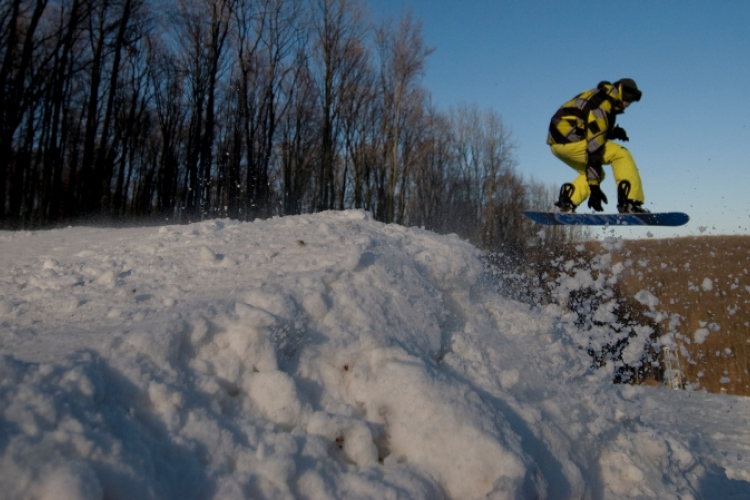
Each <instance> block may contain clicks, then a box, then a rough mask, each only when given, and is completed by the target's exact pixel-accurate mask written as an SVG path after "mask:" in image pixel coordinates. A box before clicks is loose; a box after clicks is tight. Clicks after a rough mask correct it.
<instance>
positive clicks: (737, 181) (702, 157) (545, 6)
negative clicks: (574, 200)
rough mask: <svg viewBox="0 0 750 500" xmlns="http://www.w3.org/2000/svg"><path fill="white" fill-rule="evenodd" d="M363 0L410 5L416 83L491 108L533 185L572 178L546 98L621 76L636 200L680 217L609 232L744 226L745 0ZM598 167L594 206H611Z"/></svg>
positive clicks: (749, 140)
mask: <svg viewBox="0 0 750 500" xmlns="http://www.w3.org/2000/svg"><path fill="white" fill-rule="evenodd" d="M369 4H370V8H371V11H372V13H373V15H374V16H375V18H376V19H377V18H380V17H382V16H392V17H398V16H399V15H401V14H403V13H404V12H406V11H407V10H408V9H411V11H412V12H413V14H414V17H415V18H416V19H418V20H421V21H422V23H423V33H424V37H425V41H426V43H427V45H428V46H431V47H434V48H435V49H436V50H435V52H434V53H433V54H432V55H431V56H429V58H428V61H427V62H428V64H427V72H426V75H425V78H424V80H423V84H424V85H425V86H426V87H427V88H428V89H430V91H431V93H432V98H433V102H434V103H435V104H436V105H437V106H438V107H440V108H441V109H445V110H447V109H448V108H450V107H451V106H456V105H457V104H460V103H470V104H476V105H477V106H478V107H479V108H480V109H494V110H496V111H498V112H499V113H500V114H501V115H502V117H503V120H504V122H505V125H506V126H508V127H510V128H511V130H512V131H513V137H514V140H515V142H516V144H517V154H516V157H517V160H518V172H519V173H521V174H522V175H524V176H526V177H527V178H532V177H533V178H534V179H535V180H537V181H542V182H545V183H553V184H555V185H559V184H562V183H564V182H568V181H570V180H571V179H572V178H573V177H574V176H575V175H574V172H573V171H572V170H571V169H570V168H569V167H567V166H566V165H564V164H563V163H562V162H560V161H559V160H557V159H556V158H555V157H553V156H552V154H551V153H550V152H549V148H548V146H547V145H546V142H545V141H546V135H547V126H548V125H549V119H550V117H551V116H552V114H553V113H554V112H555V111H556V110H557V108H558V107H559V106H560V105H562V104H563V103H564V102H566V101H567V100H569V99H570V98H572V97H573V96H575V95H576V94H578V93H580V92H582V91H583V90H586V89H589V88H593V87H595V86H596V84H597V83H598V82H599V81H601V80H609V81H615V80H618V79H620V78H625V77H627V78H633V79H634V80H635V81H636V82H637V83H638V86H639V87H640V88H641V90H642V91H643V98H642V99H641V101H640V102H638V103H634V104H633V105H632V106H631V107H630V108H629V109H628V110H627V112H626V113H625V114H624V115H621V116H619V117H618V124H619V125H620V126H622V127H623V128H625V129H626V130H627V132H628V135H629V136H630V142H628V143H625V145H626V146H627V147H628V149H630V151H631V152H632V153H633V156H634V158H635V160H636V162H637V164H638V167H639V170H640V172H641V177H642V180H643V184H644V190H645V193H646V207H647V208H648V209H649V210H651V211H652V212H663V211H682V212H686V213H688V214H689V215H690V216H691V221H690V222H689V223H688V225H686V226H684V227H682V228H669V229H658V230H657V229H648V230H646V229H641V228H639V229H632V230H624V229H618V231H617V233H618V234H622V235H623V236H625V237H638V236H654V237H669V236H675V235H677V236H684V235H691V234H695V235H700V234H750V95H749V94H750V92H749V90H750V89H748V86H749V85H750V1H748V0H721V1H715V2H709V1H706V0H680V1H678V0H642V1H641V0H638V1H620V2H611V1H601V2H584V1H576V0H569V1H567V2H560V1H553V0H513V1H509V0H442V1H435V0H369ZM605 169H606V172H607V174H608V176H607V179H605V181H604V184H603V189H604V192H605V194H607V196H608V198H609V200H610V202H609V205H606V206H605V209H606V211H613V212H615V211H616V210H617V208H616V205H617V202H616V190H615V185H614V181H613V180H612V175H611V169H610V167H608V166H607V167H605ZM583 208H585V210H582V209H583ZM579 211H581V212H588V211H589V209H588V208H586V207H581V208H579ZM609 231H610V232H611V230H609Z"/></svg>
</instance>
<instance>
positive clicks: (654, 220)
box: [523, 211, 690, 226]
mask: <svg viewBox="0 0 750 500" xmlns="http://www.w3.org/2000/svg"><path fill="white" fill-rule="evenodd" d="M523 214H524V215H525V216H526V217H528V218H529V219H531V220H533V221H534V222H538V223H539V224H544V225H545V226H562V225H565V226H683V225H685V224H687V222H688V221H689V220H690V217H689V216H688V215H687V214H684V213H682V212H661V213H655V214H650V213H649V214H576V213H568V214H563V213H557V212H534V211H527V212H523Z"/></svg>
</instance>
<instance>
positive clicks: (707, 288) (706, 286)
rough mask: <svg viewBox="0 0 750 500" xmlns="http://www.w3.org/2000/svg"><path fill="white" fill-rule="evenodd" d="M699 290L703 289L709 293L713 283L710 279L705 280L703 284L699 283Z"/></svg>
mask: <svg viewBox="0 0 750 500" xmlns="http://www.w3.org/2000/svg"><path fill="white" fill-rule="evenodd" d="M701 288H703V289H704V290H705V291H707V292H710V291H711V290H713V289H714V282H713V281H711V279H710V278H706V279H704V280H703V283H701Z"/></svg>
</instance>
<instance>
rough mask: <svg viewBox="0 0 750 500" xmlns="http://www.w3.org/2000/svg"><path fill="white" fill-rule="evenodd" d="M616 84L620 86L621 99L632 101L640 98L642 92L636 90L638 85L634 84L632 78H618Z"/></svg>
mask: <svg viewBox="0 0 750 500" xmlns="http://www.w3.org/2000/svg"><path fill="white" fill-rule="evenodd" d="M617 86H618V87H619V88H620V96H621V97H622V100H623V101H627V102H634V101H640V100H641V95H642V94H643V93H642V92H641V91H640V90H638V85H636V84H635V80H633V79H632V78H623V79H621V80H619V81H618V82H617Z"/></svg>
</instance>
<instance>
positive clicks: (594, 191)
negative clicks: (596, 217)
mask: <svg viewBox="0 0 750 500" xmlns="http://www.w3.org/2000/svg"><path fill="white" fill-rule="evenodd" d="M589 187H590V188H591V196H589V208H593V209H594V210H596V211H597V212H604V209H603V208H602V202H604V203H605V204H606V203H607V197H606V196H605V195H604V193H602V188H600V187H599V185H598V184H594V185H591V186H589Z"/></svg>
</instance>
